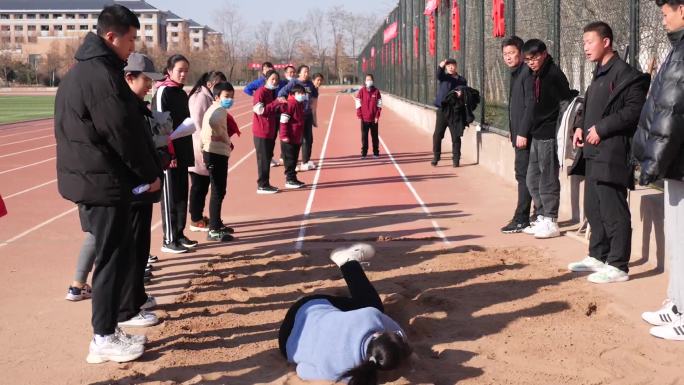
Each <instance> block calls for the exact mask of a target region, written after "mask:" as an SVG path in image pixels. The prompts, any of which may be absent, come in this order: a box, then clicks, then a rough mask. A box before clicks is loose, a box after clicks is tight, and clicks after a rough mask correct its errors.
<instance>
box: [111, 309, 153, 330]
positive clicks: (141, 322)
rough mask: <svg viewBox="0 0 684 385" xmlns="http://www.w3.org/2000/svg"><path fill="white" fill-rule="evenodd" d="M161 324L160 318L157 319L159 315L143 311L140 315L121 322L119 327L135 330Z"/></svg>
mask: <svg viewBox="0 0 684 385" xmlns="http://www.w3.org/2000/svg"><path fill="white" fill-rule="evenodd" d="M158 323H159V318H157V315H156V314H154V313H152V312H149V311H146V310H141V311H140V313H138V314H137V315H136V316H134V317H133V318H131V319H129V320H127V321H123V322H119V326H121V327H133V328H136V327H137V328H145V327H148V326H154V325H156V324H158Z"/></svg>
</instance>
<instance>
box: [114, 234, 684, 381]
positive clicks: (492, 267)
mask: <svg viewBox="0 0 684 385" xmlns="http://www.w3.org/2000/svg"><path fill="white" fill-rule="evenodd" d="M397 243H398V242H397ZM329 251H330V249H320V250H316V251H312V252H311V253H310V254H309V253H307V254H282V255H274V254H269V255H241V254H234V255H227V256H222V257H221V259H220V262H218V263H213V264H209V265H207V266H206V267H205V269H204V271H203V273H202V275H201V277H200V278H197V279H195V280H193V281H192V282H191V283H190V286H189V287H188V288H187V291H186V292H185V293H184V294H183V295H181V296H179V297H178V299H177V301H176V303H174V304H171V305H166V306H163V308H162V311H160V312H159V313H161V315H162V316H163V319H164V322H163V324H162V325H160V326H158V327H156V328H153V329H152V330H151V331H150V332H149V333H148V337H149V338H150V341H151V342H150V343H149V345H148V351H147V352H146V353H145V355H144V356H143V359H142V360H141V361H138V362H133V363H128V364H122V365H120V366H119V367H116V366H110V367H108V368H107V372H108V373H107V375H108V377H109V378H110V379H111V380H107V381H103V382H101V384H105V383H107V384H108V383H117V384H133V383H135V384H141V383H145V384H231V385H234V384H288V385H291V384H301V383H303V382H301V381H299V380H297V378H296V376H295V375H294V374H293V367H291V366H288V365H287V364H286V363H285V362H284V360H283V359H282V358H281V356H280V355H279V352H278V350H277V341H276V337H277V330H278V327H279V324H280V322H281V320H282V317H283V316H284V314H285V311H286V310H287V307H288V306H289V305H290V304H291V303H292V302H293V301H294V300H296V299H297V298H298V297H300V296H302V295H304V294H309V293H313V292H319V291H325V292H328V293H336V294H340V293H344V291H343V281H342V280H341V275H340V273H339V271H338V270H337V268H336V267H335V266H334V265H333V264H332V263H330V261H329V260H328V259H327V255H328V253H329ZM554 266H556V265H555V264H554V263H551V262H550V256H548V255H545V254H544V253H543V252H542V251H540V250H538V249H534V248H515V249H482V248H480V247H477V246H473V247H468V246H465V247H459V248H456V249H434V248H428V247H422V248H421V247H413V246H402V245H399V246H396V245H392V246H387V247H384V246H380V249H379V252H378V255H377V256H376V258H375V259H374V260H373V261H372V262H371V264H370V266H367V267H366V271H367V272H368V275H369V277H370V279H371V281H373V282H374V283H375V285H376V287H377V289H378V291H379V292H380V294H381V296H382V297H383V301H384V303H385V304H386V309H387V313H388V314H390V315H391V316H392V317H393V318H394V319H396V320H397V321H398V322H399V323H400V324H401V325H402V326H403V327H404V328H405V329H406V330H407V332H408V335H409V338H410V341H411V343H412V345H413V348H414V350H415V353H416V354H415V356H414V358H413V359H412V362H411V365H410V367H407V368H405V369H402V370H400V371H397V372H394V373H388V374H387V375H386V376H384V377H383V380H384V381H386V382H387V383H392V384H456V383H458V384H520V385H522V384H578V385H579V384H583V385H584V384H656V383H657V384H674V383H682V382H681V381H684V370H683V369H682V368H683V366H682V365H681V357H679V358H677V355H676V354H675V353H676V352H677V350H675V349H678V346H675V345H672V344H671V343H666V342H663V341H658V340H655V339H653V338H651V337H649V336H648V334H647V333H646V331H647V328H646V327H645V325H641V324H640V323H639V322H640V321H638V320H625V319H623V318H622V317H621V316H619V315H618V313H616V312H614V311H612V308H613V307H614V306H615V305H613V304H611V301H610V299H608V298H602V297H601V292H599V291H597V290H595V289H593V290H592V287H591V286H590V284H588V283H587V282H586V281H584V280H582V279H575V277H573V276H572V275H570V274H568V273H566V272H565V271H564V270H562V269H558V268H555V267H554ZM604 296H605V294H604ZM667 352H670V353H672V354H667ZM654 357H659V360H658V361H656V360H655V359H654ZM667 357H670V358H667ZM663 358H665V360H663ZM677 381H680V382H677Z"/></svg>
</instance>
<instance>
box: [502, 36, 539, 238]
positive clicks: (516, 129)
mask: <svg viewBox="0 0 684 385" xmlns="http://www.w3.org/2000/svg"><path fill="white" fill-rule="evenodd" d="M523 44H524V42H523V41H522V39H521V38H519V37H518V36H511V37H509V38H508V39H505V40H504V41H503V42H502V43H501V51H502V54H503V59H504V63H505V64H506V66H508V68H509V69H510V70H511V79H510V87H509V94H508V127H509V129H510V131H511V142H512V144H513V147H514V148H515V165H514V169H515V180H516V181H517V182H518V201H517V204H516V208H515V214H514V215H513V220H511V221H510V223H508V224H507V225H506V226H504V227H502V228H501V232H503V233H505V234H513V233H520V232H522V231H523V230H524V229H525V228H527V227H529V226H530V208H531V206H532V195H530V190H529V189H528V188H527V167H528V166H529V163H530V149H529V147H528V143H529V137H528V136H529V133H528V135H525V136H523V134H522V131H523V127H528V126H529V124H530V122H528V121H525V120H524V118H525V117H526V116H529V115H526V114H525V111H526V110H527V109H528V108H531V106H532V103H533V102H534V99H533V97H532V84H531V79H532V78H531V76H530V70H529V68H528V67H527V65H526V64H525V63H524V62H523V57H522V47H523ZM525 131H527V129H526V130H525ZM535 211H536V210H535Z"/></svg>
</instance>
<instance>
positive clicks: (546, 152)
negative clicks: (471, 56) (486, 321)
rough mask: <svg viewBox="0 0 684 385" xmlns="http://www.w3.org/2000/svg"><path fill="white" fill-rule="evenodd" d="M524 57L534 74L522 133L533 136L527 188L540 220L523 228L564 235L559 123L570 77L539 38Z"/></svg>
mask: <svg viewBox="0 0 684 385" xmlns="http://www.w3.org/2000/svg"><path fill="white" fill-rule="evenodd" d="M523 57H524V60H525V63H526V64H527V66H528V67H530V73H531V76H532V79H531V84H532V97H533V101H532V107H531V108H527V109H526V110H525V117H524V118H523V119H524V121H525V122H529V124H525V125H523V126H521V127H520V131H519V133H518V136H521V137H530V138H531V140H530V142H529V144H528V145H529V147H530V163H529V165H528V167H527V188H528V189H529V190H530V194H531V195H532V199H534V205H535V207H537V209H538V211H537V214H538V215H537V220H536V221H535V222H534V223H532V224H530V227H527V228H526V229H525V230H523V232H524V233H526V234H531V235H534V236H535V238H539V239H546V238H553V237H558V236H560V230H559V228H558V208H559V206H560V180H559V179H558V171H559V167H560V165H559V162H558V156H557V155H556V151H557V147H558V145H557V143H556V125H557V122H558V115H559V114H560V103H561V102H562V101H564V100H569V99H571V98H572V96H573V94H572V92H571V91H570V86H569V85H568V79H567V78H566V77H565V74H564V73H563V71H561V69H560V68H558V66H557V65H556V63H554V61H553V58H552V57H551V55H549V53H548V51H547V50H546V44H544V42H543V41H541V40H539V39H530V40H528V41H527V42H526V43H525V44H524V45H523Z"/></svg>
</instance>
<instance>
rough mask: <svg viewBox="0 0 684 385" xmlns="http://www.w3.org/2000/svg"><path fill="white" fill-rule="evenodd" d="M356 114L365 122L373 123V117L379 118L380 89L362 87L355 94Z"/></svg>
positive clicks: (380, 106)
mask: <svg viewBox="0 0 684 385" xmlns="http://www.w3.org/2000/svg"><path fill="white" fill-rule="evenodd" d="M355 100H356V116H358V117H359V119H361V120H362V121H364V122H366V123H374V122H375V119H380V112H381V111H382V96H380V90H379V89H377V88H375V87H371V88H370V89H368V88H367V87H363V88H361V89H360V90H359V93H358V94H356V99H355Z"/></svg>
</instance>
